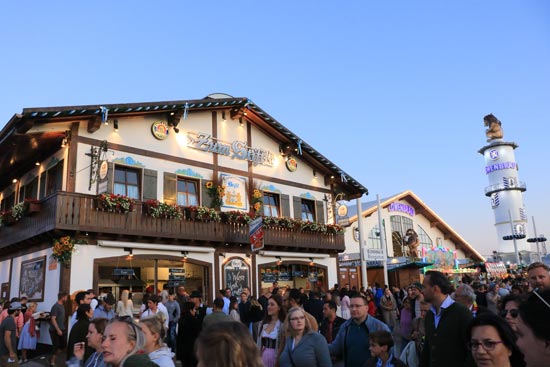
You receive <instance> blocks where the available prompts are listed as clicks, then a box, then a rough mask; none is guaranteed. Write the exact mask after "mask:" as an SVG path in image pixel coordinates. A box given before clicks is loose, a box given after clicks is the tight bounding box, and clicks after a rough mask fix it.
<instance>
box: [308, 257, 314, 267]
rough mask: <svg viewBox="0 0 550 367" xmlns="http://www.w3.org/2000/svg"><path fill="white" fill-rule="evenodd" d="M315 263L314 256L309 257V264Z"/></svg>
mask: <svg viewBox="0 0 550 367" xmlns="http://www.w3.org/2000/svg"><path fill="white" fill-rule="evenodd" d="M313 264H315V263H314V262H313V258H312V257H310V258H309V265H313Z"/></svg>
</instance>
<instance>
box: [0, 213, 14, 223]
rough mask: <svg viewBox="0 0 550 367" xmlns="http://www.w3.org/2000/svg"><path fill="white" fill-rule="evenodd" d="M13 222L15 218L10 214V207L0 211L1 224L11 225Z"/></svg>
mask: <svg viewBox="0 0 550 367" xmlns="http://www.w3.org/2000/svg"><path fill="white" fill-rule="evenodd" d="M15 222H16V220H15V218H14V217H13V215H12V211H11V209H10V210H4V211H2V212H0V223H2V225H4V226H11V225H12V224H14V223H15Z"/></svg>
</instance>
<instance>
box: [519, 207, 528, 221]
mask: <svg viewBox="0 0 550 367" xmlns="http://www.w3.org/2000/svg"><path fill="white" fill-rule="evenodd" d="M519 217H520V218H521V220H527V214H525V208H519Z"/></svg>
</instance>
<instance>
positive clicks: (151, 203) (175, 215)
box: [143, 200, 183, 219]
mask: <svg viewBox="0 0 550 367" xmlns="http://www.w3.org/2000/svg"><path fill="white" fill-rule="evenodd" d="M143 205H144V206H145V207H146V208H147V209H146V210H145V212H146V214H148V215H150V216H151V217H153V218H166V219H182V218H183V213H182V210H181V208H180V207H179V206H177V205H176V204H167V203H161V202H160V201H158V200H147V201H146V202H145V203H144V204H143Z"/></svg>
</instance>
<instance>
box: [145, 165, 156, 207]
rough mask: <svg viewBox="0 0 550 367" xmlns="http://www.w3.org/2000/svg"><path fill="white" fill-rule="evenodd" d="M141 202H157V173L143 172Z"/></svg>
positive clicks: (151, 171)
mask: <svg viewBox="0 0 550 367" xmlns="http://www.w3.org/2000/svg"><path fill="white" fill-rule="evenodd" d="M143 200H144V201H145V200H157V171H155V170H152V169H144V170H143Z"/></svg>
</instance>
